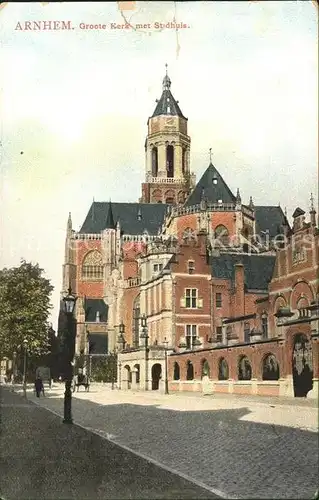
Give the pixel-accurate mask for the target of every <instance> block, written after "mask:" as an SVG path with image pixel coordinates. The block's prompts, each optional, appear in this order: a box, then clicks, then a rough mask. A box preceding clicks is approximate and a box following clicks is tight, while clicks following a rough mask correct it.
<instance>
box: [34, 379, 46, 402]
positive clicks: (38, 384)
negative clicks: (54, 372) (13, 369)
mask: <svg viewBox="0 0 319 500" xmlns="http://www.w3.org/2000/svg"><path fill="white" fill-rule="evenodd" d="M34 388H35V392H36V394H37V398H39V397H40V394H41V392H42V394H43V396H44V387H43V382H42V378H41V377H40V375H38V376H37V378H36V379H35V382H34Z"/></svg>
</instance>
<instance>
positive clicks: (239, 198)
mask: <svg viewBox="0 0 319 500" xmlns="http://www.w3.org/2000/svg"><path fill="white" fill-rule="evenodd" d="M236 205H238V206H239V205H241V196H240V193H239V188H237V194H236Z"/></svg>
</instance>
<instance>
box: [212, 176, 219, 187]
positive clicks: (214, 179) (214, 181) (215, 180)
mask: <svg viewBox="0 0 319 500" xmlns="http://www.w3.org/2000/svg"><path fill="white" fill-rule="evenodd" d="M217 182H218V181H217V179H216V177H214V178H213V184H215V185H216V184H217Z"/></svg>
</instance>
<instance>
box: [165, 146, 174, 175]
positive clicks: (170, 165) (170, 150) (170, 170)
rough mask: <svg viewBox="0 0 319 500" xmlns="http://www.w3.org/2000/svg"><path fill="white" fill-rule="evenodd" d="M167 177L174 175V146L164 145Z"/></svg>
mask: <svg viewBox="0 0 319 500" xmlns="http://www.w3.org/2000/svg"><path fill="white" fill-rule="evenodd" d="M166 170H167V177H174V146H171V145H169V146H166Z"/></svg>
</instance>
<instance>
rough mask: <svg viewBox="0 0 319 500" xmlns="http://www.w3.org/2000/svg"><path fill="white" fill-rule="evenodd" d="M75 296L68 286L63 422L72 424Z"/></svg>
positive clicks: (64, 301) (65, 303)
mask: <svg viewBox="0 0 319 500" xmlns="http://www.w3.org/2000/svg"><path fill="white" fill-rule="evenodd" d="M76 300H77V297H75V295H73V294H72V289H71V286H69V289H68V294H67V295H66V296H65V297H63V304H64V312H65V314H66V316H67V331H66V338H65V343H64V359H65V371H66V374H65V375H66V376H65V392H64V419H63V423H64V424H73V420H72V411H71V409H72V391H71V387H72V379H73V365H72V361H73V358H74V350H75V331H74V321H73V312H74V308H75V303H76Z"/></svg>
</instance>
